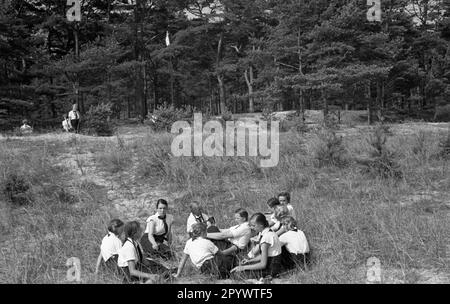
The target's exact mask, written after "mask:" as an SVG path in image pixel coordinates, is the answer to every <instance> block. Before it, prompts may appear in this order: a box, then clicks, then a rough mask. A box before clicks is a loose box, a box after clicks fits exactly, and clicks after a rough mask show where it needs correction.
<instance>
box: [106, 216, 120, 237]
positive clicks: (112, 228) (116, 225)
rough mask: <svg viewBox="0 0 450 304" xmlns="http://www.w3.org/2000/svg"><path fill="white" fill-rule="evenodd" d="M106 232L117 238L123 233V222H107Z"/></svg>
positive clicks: (115, 220) (116, 220)
mask: <svg viewBox="0 0 450 304" xmlns="http://www.w3.org/2000/svg"><path fill="white" fill-rule="evenodd" d="M108 231H109V232H111V233H114V234H115V235H117V236H119V235H120V234H121V233H122V232H123V222H122V221H121V220H119V219H113V220H111V221H110V222H109V225H108Z"/></svg>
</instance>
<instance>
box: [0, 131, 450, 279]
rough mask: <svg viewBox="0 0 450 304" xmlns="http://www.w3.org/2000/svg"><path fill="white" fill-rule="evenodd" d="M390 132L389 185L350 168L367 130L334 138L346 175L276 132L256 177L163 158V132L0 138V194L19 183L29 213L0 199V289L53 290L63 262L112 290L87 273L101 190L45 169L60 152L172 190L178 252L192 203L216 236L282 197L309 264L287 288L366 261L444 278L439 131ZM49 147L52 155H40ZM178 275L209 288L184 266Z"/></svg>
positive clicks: (247, 165)
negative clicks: (276, 144) (274, 149)
mask: <svg viewBox="0 0 450 304" xmlns="http://www.w3.org/2000/svg"><path fill="white" fill-rule="evenodd" d="M392 128H393V131H394V132H393V135H392V136H389V137H388V139H387V142H386V145H387V147H388V148H389V149H390V150H392V151H393V152H395V153H394V155H395V161H396V162H397V163H398V164H399V168H400V170H401V172H402V178H400V179H391V178H387V179H386V178H382V177H380V176H372V175H368V174H366V173H364V170H362V168H361V167H360V166H359V165H358V164H357V163H356V162H354V161H353V159H355V158H357V157H365V156H367V155H369V154H370V152H371V147H370V145H369V144H368V142H367V140H366V138H367V136H368V134H369V133H370V132H371V129H370V128H362V129H360V131H358V132H352V133H348V134H347V135H346V136H344V138H343V140H342V145H343V148H344V150H345V158H346V166H335V165H334V164H335V163H334V162H325V163H323V164H321V166H317V161H318V159H317V155H318V154H317V153H313V152H314V151H316V152H317V150H318V149H319V150H320V149H326V148H324V145H323V144H322V142H320V143H319V144H315V142H316V141H317V140H320V138H319V139H318V138H317V135H316V134H315V133H314V132H310V133H306V134H304V135H300V134H297V133H293V132H287V133H283V134H282V135H281V147H280V162H279V164H278V166H276V167H274V168H262V169H261V168H259V166H258V164H259V161H258V159H257V158H254V157H223V158H219V157H211V158H209V157H182V158H177V157H173V156H172V155H171V153H170V144H171V139H172V135H169V134H157V133H151V132H142V133H140V134H139V138H138V139H133V136H132V135H128V134H125V135H123V136H122V137H118V138H117V137H113V138H110V139H98V140H93V139H91V138H84V137H79V140H70V138H69V139H67V138H65V140H61V138H57V139H55V140H54V141H51V142H48V143H47V146H45V145H44V144H36V141H33V142H32V143H30V142H28V141H21V140H20V139H17V140H16V139H14V140H9V141H4V142H5V145H3V143H2V148H1V149H0V161H1V162H0V173H1V178H2V179H1V180H0V186H2V187H3V185H4V183H5V178H6V177H7V176H8V174H9V173H10V172H14V173H17V174H18V175H20V176H26V180H27V182H29V183H30V185H31V190H30V193H31V194H30V195H31V197H32V204H31V205H28V206H25V207H15V206H12V205H11V203H10V202H9V201H8V200H7V199H6V198H5V197H2V198H1V201H2V204H1V206H0V207H1V208H2V225H1V228H2V234H1V235H2V239H1V248H2V260H1V261H2V262H0V281H1V282H17V283H22V282H27V283H54V282H63V281H64V279H65V272H66V267H65V266H64V264H65V260H66V259H67V258H68V257H71V256H76V257H79V258H80V260H81V261H82V267H83V268H82V269H83V274H84V276H83V280H84V282H102V283H114V282H117V280H115V279H114V278H107V277H100V278H99V279H98V280H96V279H95V278H94V277H93V274H92V273H93V267H94V263H95V259H96V256H97V254H98V246H99V243H100V240H101V238H102V237H103V234H104V232H105V231H104V227H105V226H106V222H107V221H108V220H109V217H110V216H111V212H112V211H111V210H110V208H111V206H108V204H107V201H106V199H105V198H104V194H105V192H106V189H103V188H101V187H99V186H95V185H94V184H92V183H89V182H86V181H84V182H83V180H86V179H82V177H81V176H78V175H76V176H73V175H72V174H73V173H71V172H69V171H67V170H65V169H61V167H60V165H57V162H55V161H54V159H55V158H56V157H57V155H58V154H60V153H64V152H66V153H67V152H69V153H76V152H77V151H78V152H79V153H84V152H90V153H93V157H94V160H95V164H96V166H97V168H96V170H97V171H98V172H106V173H107V174H109V175H111V176H122V175H121V174H122V173H124V172H126V173H128V174H134V175H136V177H137V180H139V181H140V182H141V184H142V185H143V186H144V187H145V186H146V185H155V184H157V185H159V186H158V187H160V188H161V189H164V190H167V191H169V192H174V193H175V192H181V191H182V192H183V194H184V195H182V196H180V197H179V198H178V199H176V200H174V201H173V202H171V209H172V211H171V212H172V213H173V214H174V216H175V234H176V238H175V242H174V247H175V249H176V250H177V251H178V252H181V250H182V248H183V246H184V242H185V241H186V233H185V220H186V217H187V214H188V207H187V206H188V203H189V202H190V201H191V200H192V198H194V197H195V198H197V199H199V200H201V201H202V202H203V204H204V205H205V209H206V210H207V211H208V213H209V214H211V215H214V216H215V217H216V220H217V221H218V225H219V226H220V227H226V226H228V225H230V224H231V223H232V210H234V209H235V208H237V207H239V206H242V207H244V208H247V209H248V210H249V211H250V213H253V212H256V211H265V208H266V207H265V202H266V200H267V199H268V198H269V197H272V196H274V195H275V194H276V193H278V192H280V191H286V190H287V191H290V192H291V196H292V198H293V199H292V201H293V205H294V207H295V208H296V210H297V215H298V220H299V223H300V226H301V229H302V230H303V231H305V233H306V235H307V237H308V239H309V241H310V244H311V247H312V249H313V252H314V256H315V260H316V264H315V265H314V267H313V268H312V269H310V270H308V271H306V272H302V271H298V272H296V273H293V274H291V275H289V276H288V277H287V278H286V279H287V281H289V282H301V283H361V282H364V280H365V268H364V265H365V263H366V261H367V259H368V258H369V257H372V256H375V257H378V258H379V259H380V261H381V265H382V269H383V270H384V271H386V274H387V273H389V271H396V273H397V272H398V273H399V274H400V275H399V276H400V277H398V276H397V279H398V280H399V281H401V282H420V281H421V279H420V275H419V277H417V273H421V271H422V270H424V269H438V270H439V271H441V272H444V273H449V270H450V269H449V267H450V265H449V259H448V255H449V254H450V253H449V252H448V235H449V232H450V221H449V220H448V215H449V214H448V211H449V208H447V207H446V206H450V201H449V200H448V199H447V201H445V198H448V197H449V190H448V189H449V185H450V174H449V168H448V160H446V159H444V158H442V157H440V156H439V155H440V150H439V149H440V148H439V145H438V142H439V138H442V136H443V134H442V133H437V132H434V131H432V130H428V129H425V131H423V132H422V133H420V132H419V131H420V128H419V129H414V130H415V132H412V133H410V134H406V135H405V134H403V133H401V134H399V133H398V132H399V131H398V130H401V129H402V128H404V126H398V127H397V126H393V127H392ZM443 130H445V129H443ZM128 131H130V130H128ZM344 132H345V131H344ZM49 145H53V148H52V149H48V147H49ZM77 147H78V148H77ZM325 147H326V145H325ZM50 150H51V151H53V152H49V151H50ZM319 152H327V151H319ZM319 155H322V154H319ZM325 155H327V154H326V153H325ZM85 178H86V177H85ZM150 187H151V186H150ZM58 189H59V190H58ZM58 191H59V192H58ZM431 191H433V193H438V194H441V195H440V196H439V195H435V196H433V198H434V201H432V202H430V201H423V200H413V202H414V203H411V204H410V203H404V202H406V201H408V199H410V198H411V197H412V196H414V195H416V194H417V193H428V192H431ZM55 193H60V194H59V195H55ZM438 198H442V199H438ZM6 214H8V216H5V215H6ZM3 218H5V221H6V222H5V221H3ZM185 276H190V278H192V280H194V281H196V282H210V280H208V279H207V278H204V277H201V276H199V275H198V273H197V272H196V271H195V270H194V269H193V268H192V267H190V266H189V267H188V269H186V270H185ZM414 278H416V279H414ZM389 281H392V280H390V279H388V276H387V275H386V282H389ZM190 282H191V281H190Z"/></svg>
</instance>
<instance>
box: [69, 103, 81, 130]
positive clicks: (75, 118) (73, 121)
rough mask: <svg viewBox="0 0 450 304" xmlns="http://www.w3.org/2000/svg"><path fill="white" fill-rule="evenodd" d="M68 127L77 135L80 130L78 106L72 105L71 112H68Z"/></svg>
mask: <svg viewBox="0 0 450 304" xmlns="http://www.w3.org/2000/svg"><path fill="white" fill-rule="evenodd" d="M69 119H70V125H71V126H72V128H73V130H74V131H75V133H78V131H79V129H80V112H79V111H78V105H77V104H74V105H73V107H72V111H70V112H69Z"/></svg>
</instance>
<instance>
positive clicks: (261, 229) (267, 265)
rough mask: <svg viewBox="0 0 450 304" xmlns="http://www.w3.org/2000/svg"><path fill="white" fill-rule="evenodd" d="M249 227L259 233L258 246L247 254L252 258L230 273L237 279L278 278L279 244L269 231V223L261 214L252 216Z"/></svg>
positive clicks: (275, 235) (273, 234) (279, 266)
mask: <svg viewBox="0 0 450 304" xmlns="http://www.w3.org/2000/svg"><path fill="white" fill-rule="evenodd" d="M249 226H250V228H251V229H254V230H256V231H257V232H258V233H259V234H258V241H259V244H258V245H257V246H256V247H254V248H253V249H252V251H251V254H249V256H251V257H253V256H254V257H253V258H250V259H248V260H243V261H242V262H241V265H240V266H237V267H235V268H233V269H232V270H231V273H234V274H235V276H236V277H237V278H252V279H260V278H265V277H268V276H271V277H276V276H278V275H279V273H280V272H281V243H280V240H279V239H278V236H277V234H276V233H275V232H273V231H272V230H270V228H269V223H268V221H267V219H266V217H265V215H264V214H262V213H256V214H254V215H252V217H251V218H250V224H249Z"/></svg>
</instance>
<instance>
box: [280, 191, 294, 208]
mask: <svg viewBox="0 0 450 304" xmlns="http://www.w3.org/2000/svg"><path fill="white" fill-rule="evenodd" d="M278 200H279V201H280V204H282V205H287V204H290V203H291V195H290V194H289V192H281V193H280V194H278Z"/></svg>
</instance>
